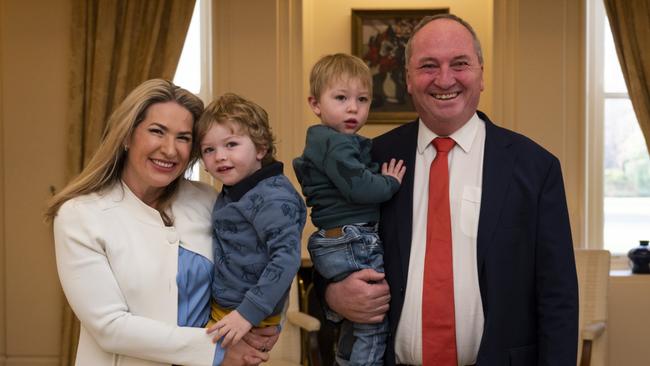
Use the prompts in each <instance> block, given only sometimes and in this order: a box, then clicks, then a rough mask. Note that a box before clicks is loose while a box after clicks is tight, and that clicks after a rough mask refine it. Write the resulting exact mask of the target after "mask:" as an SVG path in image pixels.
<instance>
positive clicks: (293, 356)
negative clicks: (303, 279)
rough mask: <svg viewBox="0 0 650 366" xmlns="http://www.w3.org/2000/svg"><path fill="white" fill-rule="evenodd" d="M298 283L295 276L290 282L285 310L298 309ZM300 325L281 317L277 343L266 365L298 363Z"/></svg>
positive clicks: (277, 365)
mask: <svg viewBox="0 0 650 366" xmlns="http://www.w3.org/2000/svg"><path fill="white" fill-rule="evenodd" d="M299 296H300V294H299V292H298V284H297V280H296V278H294V279H293V282H292V283H291V290H289V299H288V302H289V303H288V305H287V311H286V312H285V316H286V313H287V312H289V311H300V309H299V305H298V298H299ZM300 347H301V340H300V327H299V326H297V325H295V324H292V323H291V322H289V321H288V320H287V319H286V318H285V317H284V316H283V319H282V332H281V333H280V338H279V339H278V341H277V343H276V344H275V345H274V346H273V349H272V350H271V352H270V353H269V356H270V358H269V362H268V363H266V364H267V365H273V366H283V365H300V362H301V360H300Z"/></svg>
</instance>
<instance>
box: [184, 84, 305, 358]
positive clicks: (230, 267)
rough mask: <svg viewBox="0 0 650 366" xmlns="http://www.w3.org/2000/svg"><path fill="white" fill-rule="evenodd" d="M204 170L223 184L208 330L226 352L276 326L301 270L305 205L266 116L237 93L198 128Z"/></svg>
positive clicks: (215, 214)
mask: <svg viewBox="0 0 650 366" xmlns="http://www.w3.org/2000/svg"><path fill="white" fill-rule="evenodd" d="M196 132H197V133H196V135H197V139H198V141H199V143H200V153H201V159H202V160H203V163H204V165H205V170H206V171H207V172H208V173H210V175H212V176H213V177H214V178H215V179H217V180H218V181H220V182H221V183H223V190H222V191H221V193H220V194H219V197H218V198H217V201H216V202H215V205H214V208H213V211H212V224H213V248H214V267H215V268H214V269H215V270H214V273H215V275H214V279H213V281H212V306H211V321H210V323H209V324H208V325H209V326H210V328H209V331H210V332H214V331H216V332H217V334H216V338H222V337H223V339H222V346H223V347H228V346H229V345H230V344H231V343H232V344H235V343H237V342H238V341H239V340H240V339H241V338H242V337H243V336H244V335H245V334H246V333H248V331H249V330H250V329H251V328H252V327H253V326H255V327H263V326H271V325H278V324H279V323H280V318H281V315H282V311H283V309H284V305H285V301H286V298H287V295H288V292H289V288H290V286H291V282H292V280H293V278H294V276H295V275H296V273H297V271H298V268H299V267H300V238H301V235H302V230H303V227H304V225H305V219H306V207H305V204H304V202H303V200H302V197H300V195H299V194H298V193H297V192H296V190H295V189H294V188H293V186H292V185H291V183H290V182H289V180H288V179H287V177H286V176H284V174H283V173H282V169H283V167H282V163H281V162H278V161H277V160H276V159H275V157H274V155H275V146H274V137H273V134H272V133H271V129H270V127H269V123H268V116H267V113H266V111H264V109H262V107H260V106H259V105H257V104H255V103H253V102H251V101H249V100H246V99H244V98H242V97H240V96H237V95H235V94H225V95H223V96H222V97H220V98H219V99H217V100H215V101H214V102H212V103H210V105H208V107H207V108H206V110H205V112H204V113H203V115H202V116H201V118H200V119H199V122H198V123H197V131H196Z"/></svg>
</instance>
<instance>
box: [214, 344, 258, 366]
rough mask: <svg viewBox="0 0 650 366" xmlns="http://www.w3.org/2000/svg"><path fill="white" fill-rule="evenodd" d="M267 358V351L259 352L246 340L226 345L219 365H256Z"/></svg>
mask: <svg viewBox="0 0 650 366" xmlns="http://www.w3.org/2000/svg"><path fill="white" fill-rule="evenodd" d="M268 360H269V354H268V353H267V352H260V351H258V350H257V349H255V348H253V347H251V346H249V345H248V344H247V343H246V342H239V343H237V344H233V345H231V346H230V347H228V349H227V350H226V355H225V357H224V359H223V362H222V363H221V366H256V365H259V364H260V363H262V362H266V361H268Z"/></svg>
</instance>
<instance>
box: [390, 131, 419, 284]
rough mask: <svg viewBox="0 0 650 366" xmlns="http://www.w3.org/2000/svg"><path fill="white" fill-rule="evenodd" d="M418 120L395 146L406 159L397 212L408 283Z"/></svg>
mask: <svg viewBox="0 0 650 366" xmlns="http://www.w3.org/2000/svg"><path fill="white" fill-rule="evenodd" d="M418 123H419V122H418V121H417V120H416V121H415V122H414V123H412V126H409V128H407V129H405V130H404V131H403V136H402V137H401V138H400V140H401V142H400V143H398V144H396V146H395V148H396V149H399V151H398V154H397V156H399V158H400V159H403V160H404V163H405V164H406V174H404V179H403V181H402V187H401V188H400V190H399V194H400V195H401V197H400V199H399V200H398V201H397V202H398V203H397V210H396V211H397V213H398V214H399V215H400V216H402V218H403V220H400V221H401V222H400V224H399V225H398V232H399V233H398V240H399V254H400V263H401V265H402V281H403V282H402V283H404V284H406V280H407V276H408V268H409V259H410V257H411V238H412V234H413V233H412V229H413V181H414V178H415V152H416V150H417V144H418V143H417V140H418V128H419V127H418V126H419V125H418Z"/></svg>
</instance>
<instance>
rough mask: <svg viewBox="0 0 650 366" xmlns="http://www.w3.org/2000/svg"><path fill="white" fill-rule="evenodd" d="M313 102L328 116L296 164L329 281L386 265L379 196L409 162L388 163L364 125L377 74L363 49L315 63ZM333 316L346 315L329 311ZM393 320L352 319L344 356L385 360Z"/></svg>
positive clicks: (312, 241)
mask: <svg viewBox="0 0 650 366" xmlns="http://www.w3.org/2000/svg"><path fill="white" fill-rule="evenodd" d="M309 83H310V96H309V99H308V101H309V106H310V107H311V109H312V111H314V113H315V114H316V116H318V117H319V118H320V120H321V124H318V125H315V126H311V127H309V129H308V130H307V142H306V143H305V151H304V153H303V154H302V156H300V157H298V158H296V159H295V160H294V161H293V168H294V170H295V172H296V176H297V177H298V181H300V185H301V186H302V192H303V194H304V195H305V198H306V200H307V205H308V206H310V207H312V210H311V220H312V222H313V223H314V225H316V226H317V227H318V228H319V230H318V231H317V232H315V233H314V234H312V235H311V236H310V237H309V243H308V246H307V248H308V249H309V254H310V255H311V259H312V261H313V263H314V268H315V269H316V271H318V273H319V274H320V275H321V276H323V277H324V278H326V279H327V280H328V281H340V280H342V279H344V278H345V277H347V276H348V275H349V274H350V273H352V272H354V271H358V270H360V269H364V268H372V269H374V270H376V271H378V272H383V271H384V265H383V263H384V262H383V248H382V245H381V242H380V240H379V235H378V234H377V222H378V221H379V204H380V203H382V202H384V201H387V200H389V199H390V198H391V197H392V195H393V194H394V193H395V192H396V191H397V190H398V189H399V186H400V184H401V182H402V178H403V177H404V172H405V168H404V166H403V162H402V161H401V160H400V161H395V159H392V160H391V161H390V162H389V163H383V164H382V166H381V171H380V167H379V165H378V164H376V163H373V162H372V161H371V158H370V148H371V141H370V140H369V139H367V138H365V137H362V136H359V135H358V134H357V132H358V131H359V129H361V127H363V125H364V124H365V123H366V119H367V118H368V112H369V109H370V102H371V99H372V98H371V96H372V94H371V91H372V76H371V75H370V70H369V69H368V66H367V65H366V64H365V63H364V62H363V61H362V60H361V59H359V58H358V57H355V56H351V55H347V54H341V53H339V54H335V55H328V56H325V57H323V58H321V59H320V60H319V61H318V62H317V63H316V64H315V65H314V67H313V68H312V71H311V75H310V78H309ZM326 315H327V317H328V318H329V319H331V320H335V321H336V320H341V319H340V316H339V315H338V314H336V313H333V312H331V311H328V313H327V314H326ZM387 333H388V323H387V321H386V320H384V321H383V322H382V323H379V324H361V323H351V322H349V321H348V320H344V322H343V323H342V325H341V331H340V332H339V342H338V350H337V354H336V359H337V364H339V365H341V366H360V365H364V366H367V365H374V366H379V365H383V364H384V362H383V356H384V351H385V348H386V335H387Z"/></svg>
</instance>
